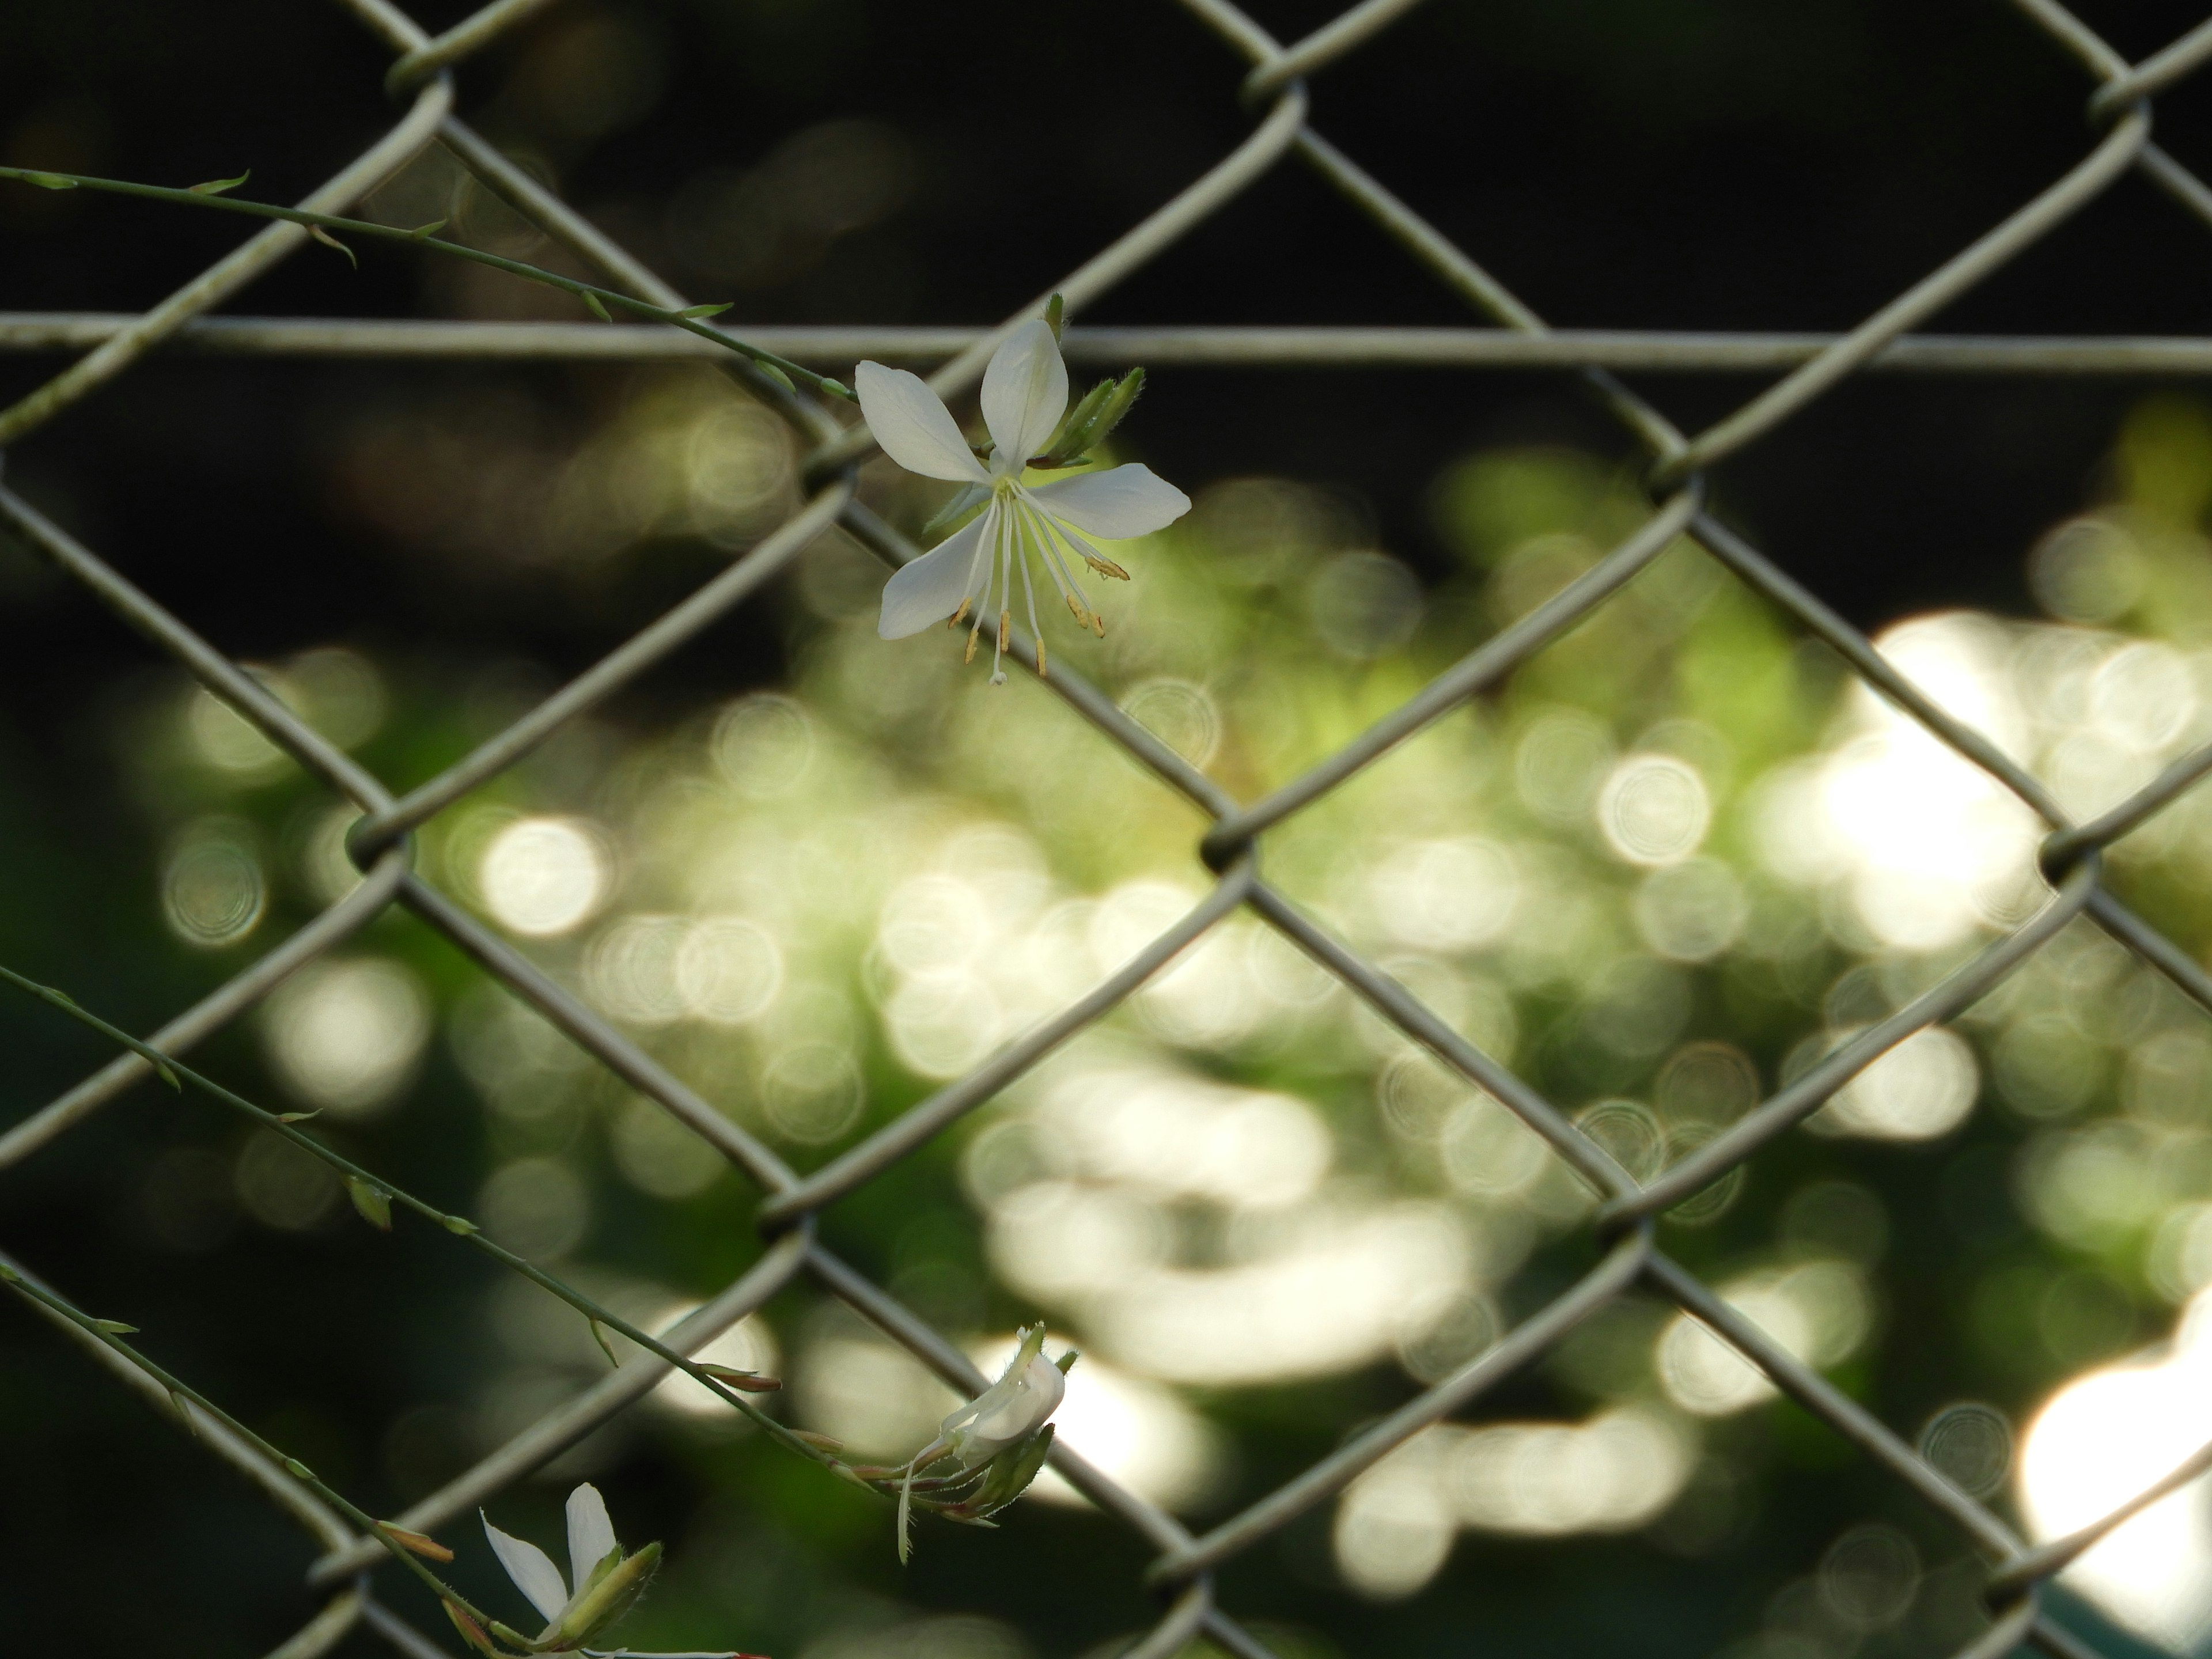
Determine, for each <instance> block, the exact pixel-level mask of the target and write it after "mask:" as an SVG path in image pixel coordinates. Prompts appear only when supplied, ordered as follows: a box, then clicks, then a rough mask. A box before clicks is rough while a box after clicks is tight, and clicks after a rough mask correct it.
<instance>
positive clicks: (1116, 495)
mask: <svg viewBox="0 0 2212 1659" xmlns="http://www.w3.org/2000/svg"><path fill="white" fill-rule="evenodd" d="M1029 493H1030V499H1031V500H1032V501H1036V504H1037V505H1038V506H1039V507H1042V508H1043V509H1044V510H1045V511H1046V512H1048V513H1051V514H1052V515H1053V517H1054V518H1055V519H1065V520H1067V521H1068V523H1070V524H1072V525H1073V526H1075V527H1076V528H1077V529H1078V530H1087V531H1089V532H1091V534H1092V535H1094V536H1099V537H1103V538H1105V539H1106V540H1108V541H1121V540H1122V539H1124V538H1127V537H1130V536H1149V535H1151V534H1152V532H1154V531H1155V530H1162V529H1164V528H1166V527H1167V526H1169V525H1171V524H1173V523H1174V522H1175V521H1176V520H1177V519H1180V518H1181V517H1182V515H1183V514H1184V513H1188V512H1189V511H1190V497H1189V496H1188V495H1184V494H1183V493H1182V491H1181V490H1180V489H1176V487H1175V486H1174V485H1173V484H1171V483H1169V482H1168V481H1167V480H1166V479H1165V478H1163V477H1160V476H1159V475H1158V473H1156V472H1154V471H1152V468H1150V467H1148V466H1145V465H1141V464H1139V463H1138V462H1135V461H1132V462H1130V463H1129V464H1128V465H1127V466H1115V467H1109V468H1108V469H1107V470H1106V471H1103V472H1079V473H1077V474H1076V475H1075V476H1074V477H1072V478H1058V479H1055V480H1054V481H1053V482H1052V483H1048V484H1039V485H1038V486H1037V487H1036V489H1032V490H1030V492H1029Z"/></svg>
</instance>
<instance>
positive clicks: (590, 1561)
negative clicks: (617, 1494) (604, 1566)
mask: <svg viewBox="0 0 2212 1659" xmlns="http://www.w3.org/2000/svg"><path fill="white" fill-rule="evenodd" d="M615 1547H616V1545H615V1523H614V1522H612V1521H611V1520H609V1519H608V1518H607V1500H606V1499H605V1498H602V1497H600V1496H599V1488H598V1487H597V1486H593V1485H592V1484H591V1482H589V1481H588V1480H587V1481H586V1482H585V1483H584V1484H583V1485H582V1486H579V1487H577V1488H576V1490H575V1491H574V1492H570V1493H569V1494H568V1576H569V1582H570V1583H574V1585H575V1587H576V1588H577V1589H578V1590H581V1589H583V1588H584V1583H585V1581H586V1579H588V1578H589V1577H591V1576H592V1568H593V1567H596V1566H598V1565H599V1563H600V1562H602V1561H604V1560H605V1559H606V1557H607V1552H608V1551H609V1550H611V1549H613V1548H615Z"/></svg>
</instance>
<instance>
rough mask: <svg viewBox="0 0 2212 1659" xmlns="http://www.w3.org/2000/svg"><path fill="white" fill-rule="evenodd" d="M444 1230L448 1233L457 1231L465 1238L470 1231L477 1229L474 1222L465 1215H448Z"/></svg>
mask: <svg viewBox="0 0 2212 1659" xmlns="http://www.w3.org/2000/svg"><path fill="white" fill-rule="evenodd" d="M446 1231H447V1232H449V1233H459V1235H460V1236H461V1237H463V1238H466V1237H468V1236H469V1235H470V1234H471V1233H473V1232H475V1231H477V1224H476V1223H475V1222H473V1221H471V1220H470V1219H469V1218H468V1217H466V1216H465V1215H449V1216H447V1218H446Z"/></svg>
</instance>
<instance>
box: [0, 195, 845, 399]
mask: <svg viewBox="0 0 2212 1659" xmlns="http://www.w3.org/2000/svg"><path fill="white" fill-rule="evenodd" d="M0 179H15V180H16V181H17V182H19V183H21V184H27V185H39V186H40V187H41V188H43V189H47V190H58V189H79V188H82V189H84V190H99V191H107V192H108V193H109V194H111V195H115V196H137V197H144V198H145V199H146V200H148V201H152V202H173V203H175V204H179V205H180V206H185V207H202V208H213V209H215V210H217V211H219V212H223V213H239V214H244V215H245V216H247V217H249V218H254V219H283V220H288V221H289V222H291V223H293V224H295V225H307V226H309V227H311V228H314V229H318V230H325V231H340V230H342V231H344V232H346V233H347V234H349V235H354V236H367V237H370V238H372V239H374V240H378V241H384V242H404V243H406V244H408V245H410V246H414V247H426V248H434V249H435V250H436V251H437V252H441V253H449V254H452V255H453V256H454V257H455V258H462V259H472V260H474V261H475V262H476V263H477V264H480V265H489V266H490V267H491V268H492V269H493V270H503V271H506V272H507V274H508V275H509V276H520V277H522V278H524V279H525V280H526V281H528V282H532V283H544V285H545V286H546V287H548V288H557V289H561V290H562V292H564V293H568V294H573V295H575V296H576V297H577V298H578V299H579V300H581V301H584V303H585V305H586V307H590V308H591V309H592V310H593V311H594V312H596V313H598V314H599V315H600V316H602V317H605V316H606V314H607V313H606V309H605V308H606V307H609V306H612V307H616V308H617V309H618V310H622V311H626V312H629V313H631V314H633V315H635V316H639V317H644V318H647V319H651V320H652V321H654V322H658V323H667V324H670V325H672V326H674V327H677V328H680V329H684V330H686V331H689V332H690V333H693V334H696V335H698V336H699V337H701V338H702V339H707V340H712V341H713V342H714V343H715V344H716V345H719V346H720V347H722V348H723V349H725V350H726V351H732V352H735V353H736V354H737V355H738V356H741V357H745V358H749V359H750V360H751V361H752V362H756V363H758V364H760V365H762V366H763V368H772V369H774V370H775V372H776V373H777V374H781V375H782V376H784V377H785V378H786V379H787V380H796V381H799V382H800V383H801V384H803V385H805V386H812V387H813V388H814V389H815V390H816V391H817V392H823V393H825V394H826V395H828V396H829V397H833V398H844V399H845V400H846V401H847V402H848V403H851V402H856V401H857V399H856V398H854V393H853V391H852V388H850V387H849V386H846V385H845V383H844V382H843V381H842V380H831V379H830V378H829V376H828V375H826V374H816V373H815V372H814V371H813V370H812V369H811V368H805V367H804V366H802V365H800V364H799V363H795V362H792V361H791V359H790V358H788V357H781V356H777V355H776V354H775V352H773V351H765V350H763V349H761V348H760V347H758V346H756V345H748V344H746V343H745V342H744V341H743V340H740V339H738V337H736V336H735V335H732V334H726V333H724V332H723V331H721V330H720V329H719V328H710V327H709V326H708V325H706V324H705V323H703V322H702V321H700V320H699V319H698V318H696V317H693V316H686V315H685V314H684V313H683V312H681V311H676V310H671V308H670V307H666V306H657V305H654V304H653V303H651V302H650V301H645V300H637V299H633V298H631V297H630V296H629V295H627V294H623V293H620V292H618V291H617V290H616V289H611V288H600V287H599V286H598V285H597V284H595V283H580V282H578V281H576V280H575V279H574V277H571V276H561V275H560V274H559V273H558V272H556V271H550V270H544V269H543V268H541V267H539V266H538V265H531V264H524V263H523V262H522V261H521V260H520V259H507V258H501V256H500V255H498V254H496V253H486V252H483V250H482V249H481V248H473V247H469V246H465V245H464V244H462V243H459V242H449V241H447V240H444V239H443V238H441V237H437V236H433V235H431V234H429V232H430V231H432V230H435V229H436V228H438V225H441V224H443V223H444V221H443V220H440V221H438V222H437V224H433V225H429V226H426V227H424V228H422V229H421V230H401V229H399V228H398V227H397V226H393V225H380V224H375V223H372V222H370V221H368V220H366V219H343V218H339V217H337V216H336V215H333V214H328V213H310V212H308V211H307V210H306V209H304V208H289V207H278V206H276V205H275V204H272V203H268V202H248V201H242V200H240V198H238V197H234V196H223V195H218V194H216V193H214V192H212V191H207V192H203V191H192V190H173V189H171V188H169V187H168V186H167V185H141V184H136V183H133V182H132V181H131V180H129V179H95V178H93V177H91V176H90V175H88V174H86V173H52V172H48V171H46V170H45V169H43V168H39V167H0Z"/></svg>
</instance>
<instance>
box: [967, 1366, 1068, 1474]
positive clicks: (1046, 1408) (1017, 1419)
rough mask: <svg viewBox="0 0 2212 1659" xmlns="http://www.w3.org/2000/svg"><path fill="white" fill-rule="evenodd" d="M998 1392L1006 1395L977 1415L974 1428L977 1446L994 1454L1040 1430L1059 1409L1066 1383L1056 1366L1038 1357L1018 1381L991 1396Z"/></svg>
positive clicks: (995, 1391)
mask: <svg viewBox="0 0 2212 1659" xmlns="http://www.w3.org/2000/svg"><path fill="white" fill-rule="evenodd" d="M1000 1388H1004V1389H1006V1390H1007V1393H1006V1395H1004V1396H1003V1397H1002V1398H1000V1400H999V1401H997V1403H996V1404H995V1405H993V1406H991V1407H988V1408H987V1409H986V1410H985V1411H984V1412H983V1413H981V1415H979V1416H978V1417H977V1418H976V1419H975V1425H974V1432H975V1439H976V1442H977V1443H978V1445H979V1446H987V1447H989V1448H990V1449H992V1450H994V1451H1000V1450H1004V1449H1006V1447H1008V1446H1011V1445H1012V1444H1013V1443H1015V1442H1016V1441H1017V1440H1022V1439H1025V1438H1027V1437H1029V1436H1030V1435H1032V1434H1034V1433H1036V1431H1037V1430H1039V1429H1041V1428H1042V1427H1043V1426H1044V1423H1045V1419H1047V1418H1048V1417H1050V1416H1051V1415H1052V1414H1053V1413H1054V1412H1056V1411H1058V1410H1059V1409H1060V1398H1061V1395H1063V1394H1064V1393H1065V1392H1066V1388H1067V1379H1066V1377H1064V1376H1061V1375H1060V1367H1059V1366H1057V1365H1055V1364H1053V1363H1052V1361H1050V1360H1049V1359H1047V1358H1045V1357H1044V1356H1043V1355H1042V1354H1039V1355H1038V1356H1037V1357H1036V1358H1035V1359H1032V1360H1031V1361H1030V1364H1029V1369H1028V1370H1025V1371H1024V1372H1023V1373H1022V1375H1021V1376H1020V1377H1019V1378H1018V1379H1011V1378H1010V1379H1008V1381H1007V1382H1006V1383H1000V1384H998V1385H996V1387H994V1389H992V1392H993V1393H994V1394H996V1393H997V1392H998V1389H1000ZM978 1403H979V1404H980V1403H981V1402H980V1401H979V1402H978Z"/></svg>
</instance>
